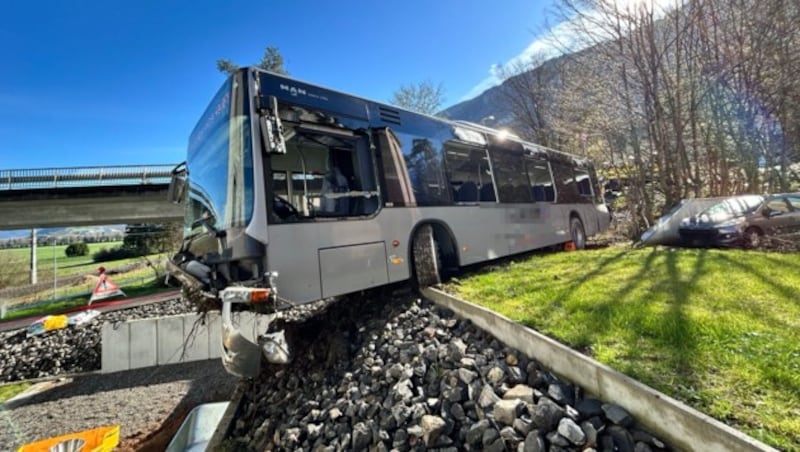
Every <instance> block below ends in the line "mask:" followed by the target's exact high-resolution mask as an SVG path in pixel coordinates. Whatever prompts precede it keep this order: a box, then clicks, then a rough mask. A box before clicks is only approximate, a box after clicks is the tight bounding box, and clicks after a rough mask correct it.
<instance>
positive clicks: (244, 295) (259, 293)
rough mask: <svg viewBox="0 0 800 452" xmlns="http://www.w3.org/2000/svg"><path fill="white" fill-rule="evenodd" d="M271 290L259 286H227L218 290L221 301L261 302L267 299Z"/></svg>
mask: <svg viewBox="0 0 800 452" xmlns="http://www.w3.org/2000/svg"><path fill="white" fill-rule="evenodd" d="M271 293H272V290H271V289H269V288H261V287H239V286H234V287H227V288H225V289H224V290H223V291H222V292H220V294H219V295H220V299H221V300H222V302H223V303H263V302H265V301H268V300H269V298H270V294H271Z"/></svg>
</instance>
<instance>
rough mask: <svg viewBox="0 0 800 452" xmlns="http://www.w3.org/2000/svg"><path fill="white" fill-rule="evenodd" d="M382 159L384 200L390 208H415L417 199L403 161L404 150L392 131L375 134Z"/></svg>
mask: <svg viewBox="0 0 800 452" xmlns="http://www.w3.org/2000/svg"><path fill="white" fill-rule="evenodd" d="M375 142H376V143H377V145H378V156H379V158H380V168H381V169H382V171H380V174H381V175H382V176H383V190H384V193H383V200H384V202H385V203H386V205H387V206H389V207H397V206H414V205H416V204H417V198H416V196H415V195H414V189H413V188H412V187H411V179H410V178H409V176H408V169H407V168H406V165H405V161H404V160H403V148H402V146H401V144H400V140H399V139H398V138H397V135H395V134H394V132H392V130H391V129H389V128H385V129H379V130H377V131H376V132H375Z"/></svg>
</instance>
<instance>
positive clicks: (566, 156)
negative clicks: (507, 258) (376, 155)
mask: <svg viewBox="0 0 800 452" xmlns="http://www.w3.org/2000/svg"><path fill="white" fill-rule="evenodd" d="M240 70H241V71H253V72H258V73H261V74H265V75H267V76H270V77H275V78H277V79H283V80H286V81H287V82H297V83H302V84H304V85H307V86H309V87H314V88H316V89H319V90H323V91H327V92H329V93H335V94H337V95H339V96H345V97H347V98H352V99H357V100H359V101H362V102H364V103H366V104H372V105H375V106H377V107H383V108H384V109H393V110H399V111H402V112H404V113H406V114H408V115H414V116H417V117H424V118H426V119H428V120H431V121H435V122H439V123H442V124H447V125H449V126H451V127H452V128H453V130H454V132H455V130H457V129H459V128H461V129H466V130H471V131H473V132H478V133H482V134H485V135H489V136H492V137H493V138H494V139H497V140H505V139H510V140H512V141H515V142H517V143H519V144H520V145H522V147H523V148H524V149H525V150H526V151H527V152H530V153H532V154H545V155H547V156H548V157H556V158H557V159H560V160H567V161H570V162H571V163H574V164H576V165H579V166H587V165H589V164H590V161H589V159H588V158H586V157H583V156H579V155H575V154H571V153H569V152H565V151H560V150H556V149H553V148H549V147H546V146H542V145H540V144H536V143H532V142H530V141H526V140H523V139H522V138H520V137H519V136H517V135H516V134H514V133H511V132H509V131H507V130H502V129H500V130H498V129H493V128H491V127H487V126H484V125H481V124H476V123H474V122H470V121H463V120H452V119H447V118H442V117H438V116H433V115H429V114H425V113H420V112H416V111H412V110H408V109H406V108H403V107H399V106H397V105H390V104H387V103H384V102H378V101H374V100H371V99H365V98H363V97H360V96H357V95H353V94H349V93H345V92H342V91H338V90H335V89H331V88H327V87H323V86H320V85H317V84H314V83H309V82H306V81H304V80H299V79H296V78H293V77H290V76H288V75H286V74H279V73H276V72H272V71H268V70H266V69H262V68H259V67H257V66H250V67H245V68H241V69H240Z"/></svg>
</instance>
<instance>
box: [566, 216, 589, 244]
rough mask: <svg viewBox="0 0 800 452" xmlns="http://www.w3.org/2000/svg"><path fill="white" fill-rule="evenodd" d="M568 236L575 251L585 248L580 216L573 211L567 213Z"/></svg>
mask: <svg viewBox="0 0 800 452" xmlns="http://www.w3.org/2000/svg"><path fill="white" fill-rule="evenodd" d="M569 236H570V240H572V243H574V244H575V249H576V250H582V249H585V248H586V227H585V226H584V224H583V220H581V216H580V215H578V212H575V211H574V210H573V211H572V212H570V213H569Z"/></svg>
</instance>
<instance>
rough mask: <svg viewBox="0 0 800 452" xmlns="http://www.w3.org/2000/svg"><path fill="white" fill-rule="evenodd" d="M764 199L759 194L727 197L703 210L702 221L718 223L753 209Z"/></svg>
mask: <svg viewBox="0 0 800 452" xmlns="http://www.w3.org/2000/svg"><path fill="white" fill-rule="evenodd" d="M763 201H764V199H763V198H762V197H761V196H738V197H736V198H729V199H726V200H724V201H722V202H719V203H717V204H714V205H713V206H711V207H709V208H708V209H706V210H704V211H703V212H702V213H701V214H700V218H701V219H702V220H703V221H708V222H713V223H718V222H722V221H727V220H730V219H732V218H735V217H738V216H741V215H744V214H747V213H751V212H753V211H755V210H756V209H757V208H758V206H759V205H761V203H762V202H763Z"/></svg>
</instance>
